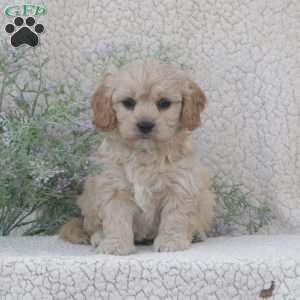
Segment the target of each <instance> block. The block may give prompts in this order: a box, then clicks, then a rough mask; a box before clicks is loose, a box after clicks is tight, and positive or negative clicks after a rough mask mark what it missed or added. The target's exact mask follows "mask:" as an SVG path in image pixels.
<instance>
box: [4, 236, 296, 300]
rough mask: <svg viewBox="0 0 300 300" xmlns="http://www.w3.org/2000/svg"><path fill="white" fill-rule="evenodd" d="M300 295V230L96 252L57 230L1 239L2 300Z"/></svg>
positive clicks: (294, 299) (204, 299) (249, 297)
mask: <svg viewBox="0 0 300 300" xmlns="http://www.w3.org/2000/svg"><path fill="white" fill-rule="evenodd" d="M272 280H274V281H275V284H276V287H275V290H274V292H273V297H272V298H270V299H276V300H277V299H289V300H299V299H300V236H298V235H273V236H243V237H224V238H211V239H208V240H207V241H206V242H204V243H198V244H194V245H193V246H192V248H191V249H190V250H187V251H182V252H176V253H154V252H152V249H151V247H149V246H147V247H146V246H144V247H141V246H139V247H138V253H137V254H135V255H131V256H127V257H118V256H105V255H95V253H94V251H93V249H92V248H91V247H89V246H74V245H71V244H67V243H64V242H63V241H61V240H59V239H58V238H57V237H56V236H54V237H19V238H12V237H9V238H4V237H3V238H0V299H1V300H2V299H13V300H16V299H22V300H23V299H38V300H41V299H88V300H91V299H113V300H115V299H203V300H206V299H220V300H221V299H222V300H226V299H242V300H246V299H260V298H259V293H260V291H261V290H262V289H263V288H268V287H269V286H270V282H271V281H272Z"/></svg>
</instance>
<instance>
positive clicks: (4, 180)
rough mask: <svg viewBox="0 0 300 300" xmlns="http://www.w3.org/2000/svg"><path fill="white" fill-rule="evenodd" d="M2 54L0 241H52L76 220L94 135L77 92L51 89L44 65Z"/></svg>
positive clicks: (20, 54)
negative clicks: (20, 234) (44, 237)
mask: <svg viewBox="0 0 300 300" xmlns="http://www.w3.org/2000/svg"><path fill="white" fill-rule="evenodd" d="M1 47H2V49H1V51H0V70H1V72H0V82H2V85H1V87H0V91H1V93H0V235H8V234H10V233H11V232H12V231H13V230H16V229H17V228H20V227H22V228H25V234H40V233H46V234H51V233H54V232H55V231H56V230H57V228H58V226H60V224H62V223H63V222H64V221H65V220H66V219H67V218H69V216H71V215H77V214H79V211H78V209H77V207H76V206H75V205H74V203H75V199H76V197H77V195H78V194H79V193H80V191H81V189H82V183H83V180H84V177H85V176H86V175H87V173H88V172H89V170H90V168H89V160H88V157H89V155H90V153H91V149H92V146H93V145H97V144H99V142H100V135H99V134H96V133H95V131H94V130H92V129H91V126H90V124H89V122H88V116H87V111H88V107H87V105H83V104H82V103H83V102H86V103H88V101H87V99H85V97H84V95H83V94H82V92H81V90H80V88H79V86H80V85H79V84H77V85H73V86H70V85H66V84H58V83H55V82H53V81H49V80H48V79H47V78H45V76H44V73H43V71H44V68H45V66H46V64H47V61H48V60H47V59H46V58H42V57H41V56H40V55H38V54H37V53H36V55H34V56H33V55H32V54H33V53H32V52H31V53H29V52H28V50H26V48H24V49H18V51H15V50H12V49H11V47H10V48H8V47H7V45H5V44H1ZM78 99H82V100H85V101H78ZM24 226H25V227H24Z"/></svg>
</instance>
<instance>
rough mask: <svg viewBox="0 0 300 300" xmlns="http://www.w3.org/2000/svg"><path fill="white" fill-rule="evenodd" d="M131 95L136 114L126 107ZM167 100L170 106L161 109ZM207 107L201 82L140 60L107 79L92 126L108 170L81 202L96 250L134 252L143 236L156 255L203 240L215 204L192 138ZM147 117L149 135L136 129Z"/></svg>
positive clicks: (98, 96)
mask: <svg viewBox="0 0 300 300" xmlns="http://www.w3.org/2000/svg"><path fill="white" fill-rule="evenodd" d="M127 98H132V99H134V100H135V101H136V105H135V107H134V109H128V108H126V107H124V104H123V100H124V99H127ZM161 98H164V99H169V101H171V106H170V107H169V108H167V109H163V110H161V109H159V108H158V106H157V103H158V101H159V99H161ZM205 103H206V99H205V96H204V93H203V92H202V91H201V89H200V88H199V87H198V85H197V84H196V83H195V82H194V81H192V80H191V79H190V78H189V77H188V76H187V75H186V74H185V73H183V72H182V71H179V70H177V69H176V68H174V67H173V66H171V65H165V64H159V63H157V62H155V61H145V62H135V63H132V64H129V65H126V66H124V67H122V68H121V69H120V70H118V71H117V72H115V73H109V74H107V75H106V76H105V77H104V80H103V81H102V83H101V84H100V87H99V88H98V90H97V92H96V93H95V95H94V97H93V100H92V109H93V114H94V116H93V120H94V124H95V126H96V127H98V128H99V129H100V130H101V131H104V132H105V140H104V141H103V143H102V145H101V146H100V148H99V151H98V152H97V159H98V160H99V162H100V163H101V166H102V168H103V171H102V172H101V174H100V175H96V176H93V177H92V176H90V177H88V178H87V180H86V183H85V189H84V192H83V194H82V195H81V196H80V197H79V199H78V205H79V206H80V208H81V211H82V215H83V218H84V219H83V228H84V232H86V233H87V235H88V236H89V237H90V238H91V240H90V241H91V243H92V244H93V245H95V246H96V247H97V249H98V252H100V253H107V254H117V255H125V254H130V253H133V252H134V251H135V246H134V241H140V240H143V239H154V250H156V251H176V250H183V249H186V248H188V247H189V245H190V243H191V241H192V239H193V237H194V236H195V235H198V236H199V235H200V236H202V237H203V236H205V233H206V232H207V231H208V230H209V229H210V226H211V224H212V222H213V215H214V213H213V210H214V205H215V201H214V194H213V193H212V192H211V190H210V179H209V176H208V174H207V172H206V170H205V168H204V167H203V166H202V165H201V163H200V162H199V161H198V160H197V159H196V155H195V152H194V151H195V150H194V146H193V142H192V136H191V130H193V129H195V128H197V127H198V126H199V125H200V113H201V112H202V111H203V109H204V107H205ZM143 120H151V122H153V123H154V124H155V127H154V129H153V131H151V133H150V134H149V135H147V136H146V137H145V136H144V135H142V134H141V132H140V131H139V130H138V128H137V123H138V122H140V121H143ZM67 225H68V224H67ZM67 225H65V226H67ZM77 225H78V224H77ZM71 227H72V226H71ZM67 231H68V230H67ZM73 232H74V231H73ZM81 233H82V231H81ZM66 235H67V234H66V231H64V236H62V237H63V238H64V239H66V240H71V241H73V242H74V240H75V239H74V236H72V239H68V238H66ZM82 239H83V238H82V236H81V238H80V239H78V242H80V240H82ZM75 242H76V241H75Z"/></svg>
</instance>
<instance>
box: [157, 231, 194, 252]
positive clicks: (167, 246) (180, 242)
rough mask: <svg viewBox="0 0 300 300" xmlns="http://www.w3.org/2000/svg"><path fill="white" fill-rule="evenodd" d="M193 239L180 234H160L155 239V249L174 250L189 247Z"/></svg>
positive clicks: (161, 250)
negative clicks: (190, 239)
mask: <svg viewBox="0 0 300 300" xmlns="http://www.w3.org/2000/svg"><path fill="white" fill-rule="evenodd" d="M190 244H191V241H189V240H188V239H187V238H186V237H180V236H165V235H164V236H160V235H159V236H158V237H157V238H156V239H155V241H154V251H157V252H173V251H181V250H185V249H187V248H189V246H190Z"/></svg>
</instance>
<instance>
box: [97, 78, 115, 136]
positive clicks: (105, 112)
mask: <svg viewBox="0 0 300 300" xmlns="http://www.w3.org/2000/svg"><path fill="white" fill-rule="evenodd" d="M111 77H112V74H111V73H106V74H105V76H104V79H103V81H102V83H101V84H100V86H99V87H98V89H97V90H96V92H95V94H94V95H93V97H92V101H91V105H92V110H93V124H94V125H95V126H96V127H97V128H98V129H100V130H102V131H105V132H108V131H112V130H113V129H115V128H116V126H117V118H116V113H115V112H114V110H113V107H112V88H111V80H112V79H111Z"/></svg>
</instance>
